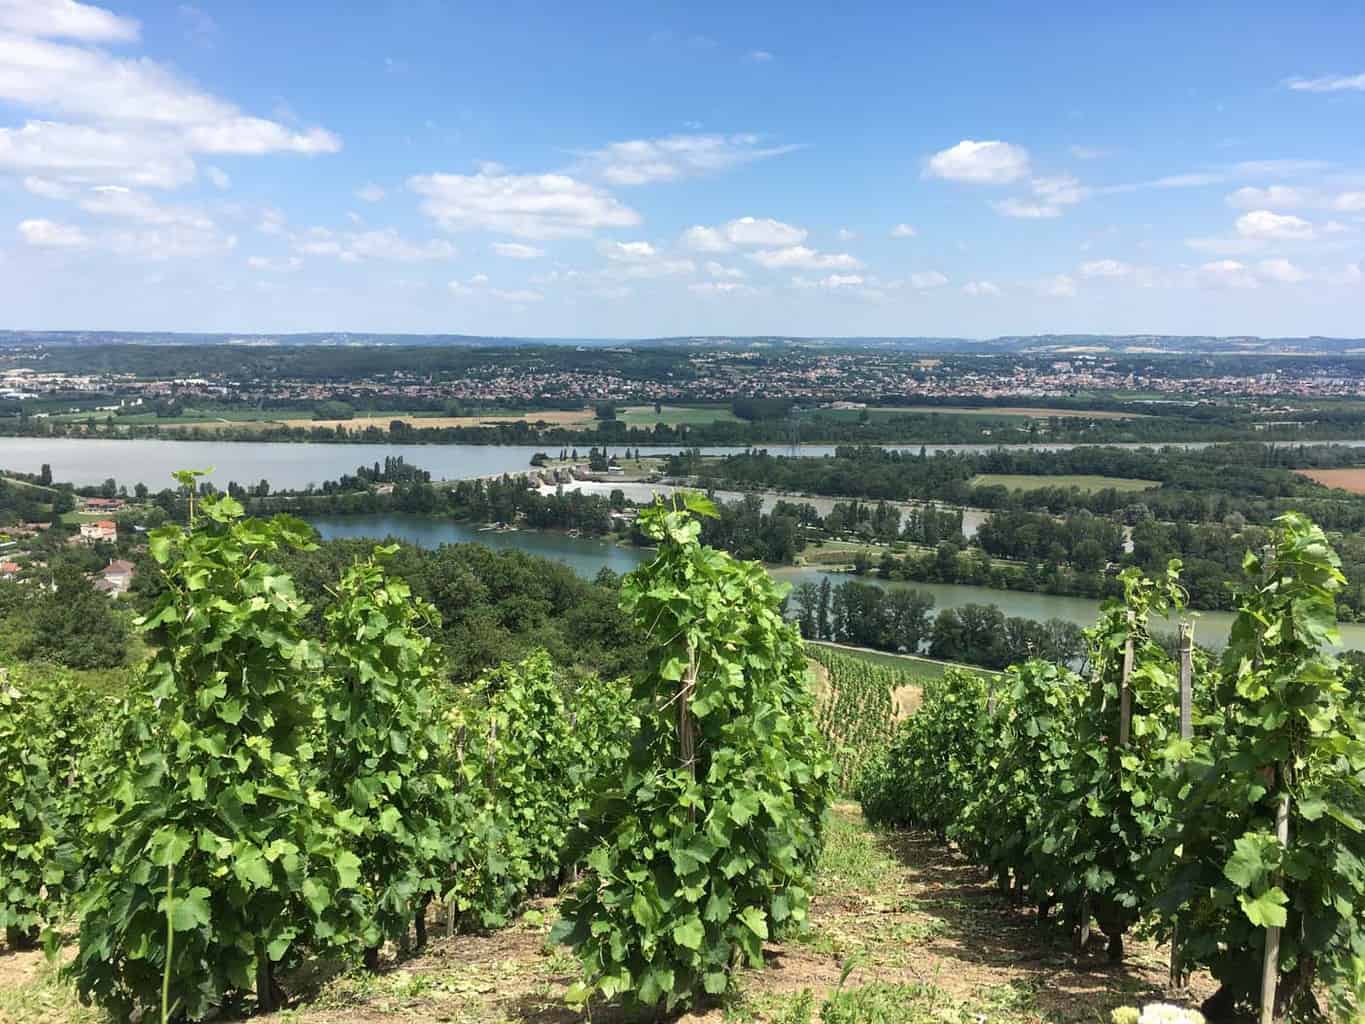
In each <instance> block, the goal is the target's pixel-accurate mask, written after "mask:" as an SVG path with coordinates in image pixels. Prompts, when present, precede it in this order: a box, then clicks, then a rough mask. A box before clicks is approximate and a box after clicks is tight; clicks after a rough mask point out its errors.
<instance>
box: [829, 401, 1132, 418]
mask: <svg viewBox="0 0 1365 1024" xmlns="http://www.w3.org/2000/svg"><path fill="white" fill-rule="evenodd" d="M863 412H866V413H867V414H868V417H869V418H870V419H881V418H884V417H887V416H905V415H916V414H918V415H925V414H929V413H938V414H943V415H948V416H993V417H1002V416H1005V417H1014V418H1018V419H1039V420H1045V419H1050V418H1052V417H1054V416H1055V417H1059V418H1061V419H1074V418H1077V417H1084V418H1085V419H1092V420H1130V419H1136V418H1139V417H1140V416H1141V415H1142V414H1141V413H1131V412H1117V411H1115V410H1112V409H1106V410H1089V409H1034V408H1032V407H1029V406H1022V405H1021V406H971V405H906V406H869V407H868V408H867V409H865V410H864V409H820V410H819V411H818V413H819V415H820V416H828V417H830V418H835V419H857V418H858V417H859V416H860V415H861V414H862V413H863Z"/></svg>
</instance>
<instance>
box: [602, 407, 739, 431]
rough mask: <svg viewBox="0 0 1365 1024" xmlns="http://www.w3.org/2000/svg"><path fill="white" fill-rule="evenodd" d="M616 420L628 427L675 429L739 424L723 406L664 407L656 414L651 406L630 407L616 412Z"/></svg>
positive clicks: (735, 417) (736, 418)
mask: <svg viewBox="0 0 1365 1024" xmlns="http://www.w3.org/2000/svg"><path fill="white" fill-rule="evenodd" d="M616 418H617V419H619V420H620V421H621V422H622V423H624V424H626V426H628V427H652V426H654V425H655V424H656V423H663V424H665V425H667V426H670V427H676V426H679V425H681V424H687V425H688V426H697V425H699V424H703V423H738V422H739V418H738V417H737V416H735V414H734V413H732V412H731V411H730V408H729V406H725V405H665V406H662V407H661V408H660V410H659V412H657V413H656V412H655V411H654V406H652V405H632V406H630V407H629V408H627V409H622V410H620V411H618V412H617V417H616Z"/></svg>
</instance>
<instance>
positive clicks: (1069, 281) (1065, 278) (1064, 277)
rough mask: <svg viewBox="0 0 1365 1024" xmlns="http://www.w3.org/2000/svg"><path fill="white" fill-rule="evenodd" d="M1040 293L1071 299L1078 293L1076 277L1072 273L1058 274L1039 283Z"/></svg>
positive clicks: (1056, 297) (1050, 296) (1055, 297)
mask: <svg viewBox="0 0 1365 1024" xmlns="http://www.w3.org/2000/svg"><path fill="white" fill-rule="evenodd" d="M1038 292H1039V294H1040V295H1045V296H1047V297H1049V298H1054V299H1069V298H1072V297H1073V296H1075V294H1076V279H1075V278H1074V277H1072V276H1071V275H1070V274H1056V275H1054V276H1053V277H1049V278H1047V279H1046V280H1044V281H1042V282H1040V283H1039V285H1038Z"/></svg>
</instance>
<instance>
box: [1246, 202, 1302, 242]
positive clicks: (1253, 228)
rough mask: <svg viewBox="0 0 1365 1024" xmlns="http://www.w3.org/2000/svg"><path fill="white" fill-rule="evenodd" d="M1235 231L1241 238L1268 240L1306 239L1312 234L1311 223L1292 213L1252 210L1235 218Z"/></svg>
mask: <svg viewBox="0 0 1365 1024" xmlns="http://www.w3.org/2000/svg"><path fill="white" fill-rule="evenodd" d="M1237 233H1238V234H1239V235H1241V236H1242V237H1243V238H1258V239H1266V240H1269V241H1276V242H1285V241H1307V240H1309V239H1311V238H1312V237H1313V235H1314V231H1313V225H1312V224H1310V223H1309V222H1308V221H1306V220H1304V219H1303V218H1302V217H1295V216H1293V215H1292V214H1279V213H1272V212H1271V211H1269V210H1253V211H1252V212H1250V213H1244V214H1242V216H1240V217H1238V218H1237Z"/></svg>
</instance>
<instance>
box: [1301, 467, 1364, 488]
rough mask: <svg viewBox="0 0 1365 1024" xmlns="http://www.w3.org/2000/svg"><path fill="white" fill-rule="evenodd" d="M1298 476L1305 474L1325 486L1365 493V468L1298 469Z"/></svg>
mask: <svg viewBox="0 0 1365 1024" xmlns="http://www.w3.org/2000/svg"><path fill="white" fill-rule="evenodd" d="M1296 472H1297V473H1298V474H1299V476H1306V477H1308V479H1309V480H1315V481H1317V482H1318V483H1320V484H1322V485H1323V486H1325V487H1335V488H1337V490H1341V491H1350V492H1351V493H1352V494H1365V469H1300V470H1296Z"/></svg>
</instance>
